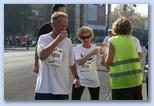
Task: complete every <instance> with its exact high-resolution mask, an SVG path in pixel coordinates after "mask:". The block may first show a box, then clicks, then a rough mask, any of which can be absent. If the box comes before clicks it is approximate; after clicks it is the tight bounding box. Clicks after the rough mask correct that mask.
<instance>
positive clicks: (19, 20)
mask: <svg viewBox="0 0 154 106" xmlns="http://www.w3.org/2000/svg"><path fill="white" fill-rule="evenodd" d="M31 15H32V9H31V5H30V4H5V5H4V35H14V34H17V33H22V34H25V33H27V32H28V28H29V27H30V26H29V17H30V16H31Z"/></svg>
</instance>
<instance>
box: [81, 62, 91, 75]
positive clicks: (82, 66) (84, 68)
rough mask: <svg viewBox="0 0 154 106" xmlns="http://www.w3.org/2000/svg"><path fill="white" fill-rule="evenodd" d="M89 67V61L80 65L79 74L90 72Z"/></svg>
mask: <svg viewBox="0 0 154 106" xmlns="http://www.w3.org/2000/svg"><path fill="white" fill-rule="evenodd" d="M91 67H92V62H91V61H87V62H86V63H84V64H83V65H81V72H90V70H91Z"/></svg>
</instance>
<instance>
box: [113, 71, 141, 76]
mask: <svg viewBox="0 0 154 106" xmlns="http://www.w3.org/2000/svg"><path fill="white" fill-rule="evenodd" d="M137 73H142V71H141V70H131V71H127V72H121V73H114V74H113V73H112V74H111V73H110V77H122V76H127V75H132V74H137Z"/></svg>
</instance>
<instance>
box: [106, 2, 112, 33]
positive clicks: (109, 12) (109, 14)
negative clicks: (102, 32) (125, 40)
mask: <svg viewBox="0 0 154 106" xmlns="http://www.w3.org/2000/svg"><path fill="white" fill-rule="evenodd" d="M109 28H111V4H108V13H107V27H106V33H107V32H108V29H109Z"/></svg>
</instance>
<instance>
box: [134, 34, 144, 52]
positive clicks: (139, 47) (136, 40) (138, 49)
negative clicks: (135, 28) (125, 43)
mask: <svg viewBox="0 0 154 106" xmlns="http://www.w3.org/2000/svg"><path fill="white" fill-rule="evenodd" d="M133 38H134V42H135V47H136V51H137V52H142V48H141V45H140V41H139V40H138V39H137V38H135V37H133Z"/></svg>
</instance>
